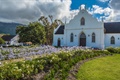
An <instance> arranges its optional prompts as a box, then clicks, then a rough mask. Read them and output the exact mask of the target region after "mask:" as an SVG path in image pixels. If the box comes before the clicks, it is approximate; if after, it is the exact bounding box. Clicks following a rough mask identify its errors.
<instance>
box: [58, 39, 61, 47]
mask: <svg viewBox="0 0 120 80" xmlns="http://www.w3.org/2000/svg"><path fill="white" fill-rule="evenodd" d="M60 44H61V42H60V39H58V47H60Z"/></svg>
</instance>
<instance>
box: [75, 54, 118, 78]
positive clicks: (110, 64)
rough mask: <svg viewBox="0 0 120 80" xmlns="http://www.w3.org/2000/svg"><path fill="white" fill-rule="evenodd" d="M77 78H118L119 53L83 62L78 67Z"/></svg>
mask: <svg viewBox="0 0 120 80" xmlns="http://www.w3.org/2000/svg"><path fill="white" fill-rule="evenodd" d="M77 80H120V54H115V55H113V56H107V57H103V58H98V59H94V60H91V61H88V62H86V63H84V64H83V65H82V66H81V67H80V69H79V72H78V74H77Z"/></svg>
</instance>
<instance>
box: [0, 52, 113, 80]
mask: <svg viewBox="0 0 120 80" xmlns="http://www.w3.org/2000/svg"><path fill="white" fill-rule="evenodd" d="M104 55H111V53H110V52H108V51H107V50H104V51H102V50H95V51H94V50H76V51H71V52H65V51H61V52H59V53H52V54H49V55H44V56H42V57H39V58H36V59H33V60H31V61H29V60H28V61H22V62H16V63H8V64H5V65H3V66H0V80H24V79H27V78H29V79H32V78H31V76H32V75H35V74H37V73H40V72H41V71H45V72H47V74H46V76H45V77H44V79H45V80H54V79H61V80H64V79H66V77H67V76H68V72H69V70H70V69H71V67H72V66H73V65H75V64H76V63H77V62H79V61H80V60H85V59H88V58H93V57H96V56H104Z"/></svg>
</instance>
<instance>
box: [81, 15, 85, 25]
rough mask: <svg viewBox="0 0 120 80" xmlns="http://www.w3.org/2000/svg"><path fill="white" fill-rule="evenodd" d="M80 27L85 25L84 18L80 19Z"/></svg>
mask: <svg viewBox="0 0 120 80" xmlns="http://www.w3.org/2000/svg"><path fill="white" fill-rule="evenodd" d="M81 25H85V18H84V17H82V18H81Z"/></svg>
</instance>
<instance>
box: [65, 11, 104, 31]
mask: <svg viewBox="0 0 120 80" xmlns="http://www.w3.org/2000/svg"><path fill="white" fill-rule="evenodd" d="M102 25H103V23H102V22H98V20H97V19H96V18H94V17H93V16H92V15H91V14H89V13H88V12H87V10H86V9H82V10H80V11H79V13H78V14H77V15H76V16H75V17H74V18H73V19H72V20H70V22H69V23H68V24H66V29H80V28H102V27H103V26H102Z"/></svg>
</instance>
